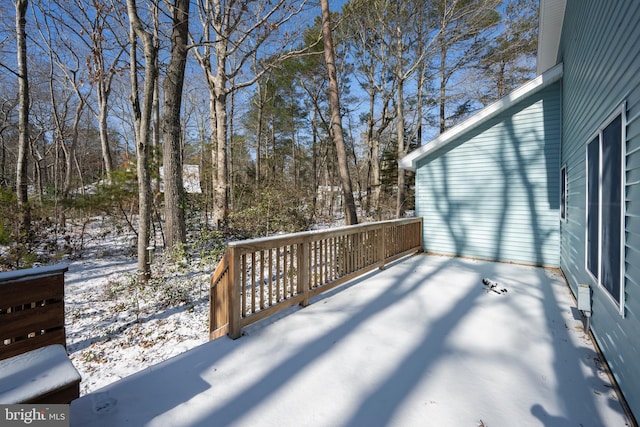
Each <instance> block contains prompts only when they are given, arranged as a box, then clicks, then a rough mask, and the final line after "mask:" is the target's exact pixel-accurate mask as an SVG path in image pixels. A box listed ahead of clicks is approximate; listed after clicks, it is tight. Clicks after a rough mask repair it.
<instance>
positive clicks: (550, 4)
mask: <svg viewBox="0 0 640 427" xmlns="http://www.w3.org/2000/svg"><path fill="white" fill-rule="evenodd" d="M566 4H567V2H566V0H540V18H539V20H540V24H539V28H538V59H537V64H536V65H537V66H536V72H537V74H542V73H544V72H545V71H547V70H548V69H550V68H551V67H553V66H555V65H556V64H557V63H558V51H559V49H560V38H561V36H562V23H563V21H564V12H565V8H566Z"/></svg>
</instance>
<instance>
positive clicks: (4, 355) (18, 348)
mask: <svg viewBox="0 0 640 427" xmlns="http://www.w3.org/2000/svg"><path fill="white" fill-rule="evenodd" d="M51 344H60V345H62V346H65V345H66V335H65V331H64V328H60V329H58V330H53V331H48V332H47V333H46V334H44V335H36V336H35V337H33V338H29V339H25V340H21V341H16V342H12V343H10V344H7V345H3V343H2V342H0V361H2V360H3V359H8V358H10V357H13V356H17V355H18V354H22V353H25V352H27V351H30V350H33V349H36V348H40V347H44V346H47V345H51ZM0 363H1V362H0Z"/></svg>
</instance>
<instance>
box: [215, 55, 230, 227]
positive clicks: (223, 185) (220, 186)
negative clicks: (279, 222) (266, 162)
mask: <svg viewBox="0 0 640 427" xmlns="http://www.w3.org/2000/svg"><path fill="white" fill-rule="evenodd" d="M222 45H224V43H219V45H218V46H217V47H218V49H217V50H218V51H219V54H218V58H217V62H218V65H217V72H216V77H215V83H214V87H215V104H214V105H215V112H216V113H215V114H216V165H215V170H216V173H215V177H214V178H215V179H214V182H213V195H214V198H213V200H214V205H213V206H214V212H213V220H214V222H215V224H216V225H217V226H218V227H221V226H222V225H223V224H224V223H225V222H226V221H227V216H228V192H227V187H228V185H227V92H226V86H227V82H226V70H225V68H226V67H225V57H224V54H222V55H220V53H221V52H222V51H223V50H226V48H225V47H224V46H222Z"/></svg>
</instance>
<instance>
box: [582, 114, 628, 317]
mask: <svg viewBox="0 0 640 427" xmlns="http://www.w3.org/2000/svg"><path fill="white" fill-rule="evenodd" d="M625 126H626V118H625V108H624V105H623V106H622V107H620V108H619V109H618V110H617V111H616V112H615V113H614V114H613V115H612V116H611V117H610V118H609V119H608V120H607V121H606V122H605V123H604V124H603V125H602V126H601V127H600V129H599V130H598V132H597V134H596V135H595V136H594V137H593V138H592V139H591V140H590V141H589V143H588V144H587V206H586V208H587V209H586V210H587V224H586V268H587V270H588V271H589V272H590V273H591V275H592V276H593V278H594V279H595V280H596V281H597V283H598V285H599V286H601V287H602V288H603V289H604V290H605V291H606V293H607V294H608V295H609V296H610V297H611V299H612V300H613V301H614V302H615V304H616V305H617V306H618V307H619V309H620V313H624V311H623V309H624V283H623V280H624V264H623V253H624V251H623V244H624V240H623V235H624V234H623V233H624V205H623V200H624V198H623V190H624V173H623V171H624V167H623V166H624V141H625Z"/></svg>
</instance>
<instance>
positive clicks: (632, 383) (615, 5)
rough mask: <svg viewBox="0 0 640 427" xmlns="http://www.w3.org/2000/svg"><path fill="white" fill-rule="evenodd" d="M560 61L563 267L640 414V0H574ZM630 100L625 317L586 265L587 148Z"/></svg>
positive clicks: (626, 167)
mask: <svg viewBox="0 0 640 427" xmlns="http://www.w3.org/2000/svg"><path fill="white" fill-rule="evenodd" d="M560 60H561V61H562V62H563V64H564V77H563V114H564V117H563V148H562V159H563V162H564V163H566V165H567V175H568V219H567V222H566V223H562V225H561V261H560V262H561V267H562V269H563V271H564V272H565V275H566V277H567V279H568V281H569V284H570V285H571V287H572V289H573V290H574V292H575V291H576V287H577V285H578V284H580V283H589V284H591V285H592V293H593V297H592V299H593V302H592V303H593V316H592V319H591V326H592V330H593V332H594V335H595V337H596V339H597V341H598V344H599V345H600V347H601V348H602V351H603V353H604V356H605V358H606V359H607V361H608V363H609V365H610V367H611V370H612V372H613V374H614V376H615V378H616V380H617V382H618V384H619V385H620V388H621V389H622V392H623V394H624V395H625V398H626V400H627V402H628V403H629V406H630V407H631V409H632V411H633V412H634V414H635V416H636V417H640V334H639V333H638V331H640V74H639V72H640V2H638V1H622V0H617V1H606V2H605V1H601V0H589V1H587V0H569V1H568V2H567V9H566V12H565V20H564V27H563V35H562V41H561V47H560ZM624 102H626V106H627V108H626V115H627V127H626V157H625V193H624V196H625V206H624V208H625V233H624V254H623V256H624V259H625V269H624V270H625V271H624V273H625V276H624V287H625V307H624V315H621V314H620V310H619V308H618V307H617V306H616V305H615V304H614V302H613V301H612V299H611V298H609V297H608V296H607V295H606V294H605V292H604V291H603V290H602V289H601V288H599V287H598V286H596V284H594V281H593V279H592V278H591V277H590V276H589V275H588V274H587V272H586V268H585V227H586V225H585V224H586V212H585V198H586V184H587V183H586V164H585V157H586V154H585V150H586V148H585V147H586V144H587V142H588V141H589V139H590V138H592V137H593V135H594V134H595V132H596V131H597V130H598V128H599V127H600V126H601V125H602V124H603V123H604V121H605V120H606V119H607V118H608V117H609V116H610V115H611V114H612V113H613V112H614V111H615V110H616V108H618V107H619V106H620V105H622V104H623V103H624Z"/></svg>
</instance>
